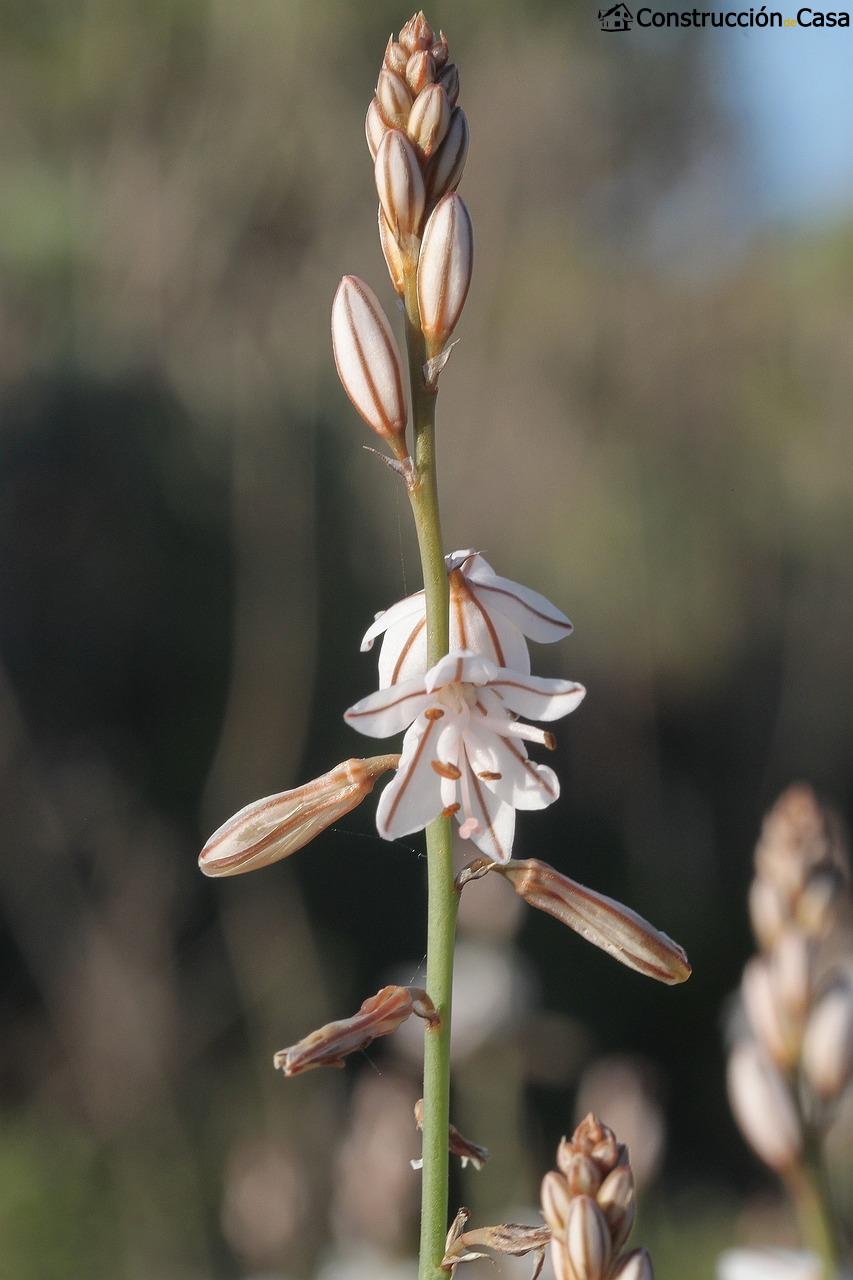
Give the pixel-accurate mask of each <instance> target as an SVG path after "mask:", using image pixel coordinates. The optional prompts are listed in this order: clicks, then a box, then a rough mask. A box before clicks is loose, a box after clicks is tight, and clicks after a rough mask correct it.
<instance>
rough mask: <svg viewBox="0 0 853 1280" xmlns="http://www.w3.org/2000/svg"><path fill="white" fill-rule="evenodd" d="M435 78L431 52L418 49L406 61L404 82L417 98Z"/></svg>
mask: <svg viewBox="0 0 853 1280" xmlns="http://www.w3.org/2000/svg"><path fill="white" fill-rule="evenodd" d="M434 80H435V62H434V61H433V57H432V54H430V53H427V52H426V50H425V49H418V51H417V53H413V54H412V56H411V58H409V61H408V62H407V63H406V84H407V85H408V86H409V88H410V89H411V91H412V93H413V94H414V95H415V99H416V100H417V96H418V94H419V93H420V92H421V91H422V90H423V89H425V88H426V87H427V85H428V84H432V82H433V81H434Z"/></svg>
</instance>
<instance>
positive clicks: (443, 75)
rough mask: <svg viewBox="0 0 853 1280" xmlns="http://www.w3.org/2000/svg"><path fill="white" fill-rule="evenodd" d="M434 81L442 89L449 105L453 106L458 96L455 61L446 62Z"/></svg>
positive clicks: (457, 76) (457, 69)
mask: <svg viewBox="0 0 853 1280" xmlns="http://www.w3.org/2000/svg"><path fill="white" fill-rule="evenodd" d="M436 83H437V84H440V85H441V87H442V88H443V89H444V92H445V93H446V94H447V100H448V102H449V103H450V105H451V107H455V106H456V103H457V100H458V98H459V68H458V67H457V65H456V63H455V62H448V63H447V65H446V66H445V67H444V68H443V69H442V70H441V71H440V72H439V76H438V80H437V81H436Z"/></svg>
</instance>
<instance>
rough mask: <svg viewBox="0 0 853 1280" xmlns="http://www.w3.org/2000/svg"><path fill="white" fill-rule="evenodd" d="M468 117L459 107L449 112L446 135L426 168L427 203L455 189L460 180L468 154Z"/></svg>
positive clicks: (433, 201) (433, 202)
mask: <svg viewBox="0 0 853 1280" xmlns="http://www.w3.org/2000/svg"><path fill="white" fill-rule="evenodd" d="M468 140H469V134H468V118H467V116H466V115H465V112H464V111H463V110H462V108H461V107H456V108H454V110H453V111H452V112H451V113H450V124H449V125H448V129H447V135H446V136H445V139H444V141H443V142H442V144H441V146H440V147H439V148H438V150H437V151H436V153H435V155H434V156H433V157H432V159H431V160H430V161H429V163H428V165H427V168H426V191H427V201H428V203H429V204H435V202H436V201H437V200H440V199H441V197H442V196H443V195H446V193H447V192H448V191H455V190H456V188H457V187H458V186H459V183H460V182H461V181H462V173H463V171H464V169H465V159H466V157H467V155H468Z"/></svg>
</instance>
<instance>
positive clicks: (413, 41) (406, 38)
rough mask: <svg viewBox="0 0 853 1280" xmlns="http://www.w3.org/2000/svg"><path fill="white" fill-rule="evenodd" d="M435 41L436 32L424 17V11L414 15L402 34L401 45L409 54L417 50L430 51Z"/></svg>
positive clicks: (421, 10) (420, 10)
mask: <svg viewBox="0 0 853 1280" xmlns="http://www.w3.org/2000/svg"><path fill="white" fill-rule="evenodd" d="M434 40H435V32H434V31H433V29H432V27H431V26H430V25H429V23H428V22H427V20H426V18H425V17H424V11H423V9H419V10H418V12H417V13H413V14H412V16H411V18H409V21H408V22H407V23H406V25H405V26H404V27H403V29H402V31H401V32H400V44H401V45H402V46H403V48H404V49H405V50H406V52H407V53H409V54H412V53H414V52H415V51H416V50H417V49H429V47H430V46H431V45H432V43H433V41H434Z"/></svg>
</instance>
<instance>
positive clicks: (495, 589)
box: [467, 557, 572, 644]
mask: <svg viewBox="0 0 853 1280" xmlns="http://www.w3.org/2000/svg"><path fill="white" fill-rule="evenodd" d="M467 577H468V578H469V579H470V580H471V582H472V584H473V583H476V587H477V593H478V595H479V596H480V599H481V600H482V602H483V604H484V605H486V607H487V608H489V609H494V610H495V612H497V613H502V614H503V615H504V617H505V618H508V619H509V621H510V622H512V623H514V624H515V626H517V627H518V628H519V630H521V631H523V632H524V634H525V635H526V636H529V637H530V639H531V640H538V641H539V643H540V644H550V643H552V642H553V641H554V640H562V639H563V638H564V637H565V636H568V635H571V632H572V624H571V622H569V620H568V618H567V617H566V615H565V614H564V613H563V612H561V610H560V609H558V608H557V606H556V605H553V604H552V603H551V601H550V600H548V599H547V598H546V597H545V596H543V595H540V594H539V592H538V591H531V590H530V588H529V587H523V586H522V585H521V583H520V582H512V581H511V580H510V579H509V578H501V577H499V576H498V574H496V573H490V572H486V570H485V569H484V567H483V561H482V557H480V563H479V564H477V563H474V564H472V565H471V567H470V568H469V569H468V571H467Z"/></svg>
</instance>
